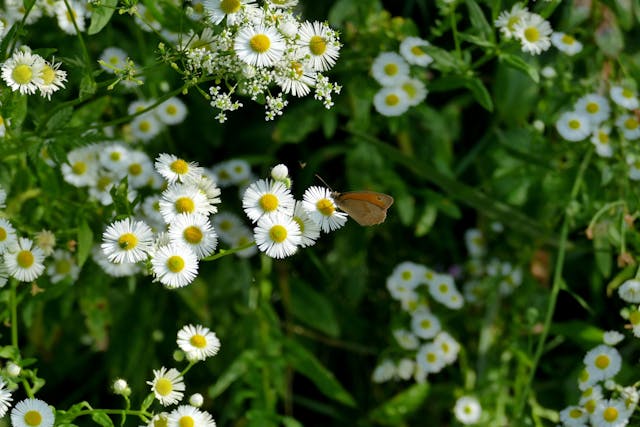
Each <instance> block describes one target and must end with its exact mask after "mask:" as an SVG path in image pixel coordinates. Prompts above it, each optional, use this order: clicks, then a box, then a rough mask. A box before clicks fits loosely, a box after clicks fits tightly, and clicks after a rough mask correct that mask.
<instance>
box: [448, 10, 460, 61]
mask: <svg viewBox="0 0 640 427" xmlns="http://www.w3.org/2000/svg"><path fill="white" fill-rule="evenodd" d="M449 18H450V20H451V35H452V36H453V42H454V43H455V47H456V57H457V58H462V54H461V52H460V39H458V27H457V24H456V7H455V4H454V5H453V6H451V12H450V14H449Z"/></svg>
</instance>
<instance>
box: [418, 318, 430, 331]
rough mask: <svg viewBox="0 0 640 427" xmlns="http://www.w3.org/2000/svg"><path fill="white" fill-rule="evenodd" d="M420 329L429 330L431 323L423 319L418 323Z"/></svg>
mask: <svg viewBox="0 0 640 427" xmlns="http://www.w3.org/2000/svg"><path fill="white" fill-rule="evenodd" d="M420 327H421V328H423V329H429V328H431V321H430V320H429V319H424V320H422V321H421V322H420Z"/></svg>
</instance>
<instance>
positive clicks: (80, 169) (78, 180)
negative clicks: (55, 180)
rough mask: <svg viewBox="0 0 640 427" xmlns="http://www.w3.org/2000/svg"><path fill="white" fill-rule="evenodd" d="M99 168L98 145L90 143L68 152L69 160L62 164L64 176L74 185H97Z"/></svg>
mask: <svg viewBox="0 0 640 427" xmlns="http://www.w3.org/2000/svg"><path fill="white" fill-rule="evenodd" d="M99 169H100V164H99V162H98V156H97V151H96V147H95V146H92V145H89V146H86V147H81V148H77V149H75V150H72V151H70V152H69V153H68V154H67V162H66V163H63V164H62V176H63V178H64V180H65V181H67V182H68V183H69V184H71V185H73V186H76V187H86V186H90V185H96V183H97V180H98V171H99Z"/></svg>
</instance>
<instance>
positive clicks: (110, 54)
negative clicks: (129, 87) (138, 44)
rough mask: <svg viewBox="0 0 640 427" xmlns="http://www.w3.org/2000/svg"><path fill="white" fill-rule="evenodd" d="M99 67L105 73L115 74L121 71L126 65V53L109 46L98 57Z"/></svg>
mask: <svg viewBox="0 0 640 427" xmlns="http://www.w3.org/2000/svg"><path fill="white" fill-rule="evenodd" d="M100 61H101V62H103V64H100V67H101V68H102V69H103V70H105V71H106V72H107V73H110V74H115V72H116V70H121V69H123V68H124V67H125V66H126V64H127V52H125V51H124V50H122V49H120V48H119V47H115V46H111V47H108V48H106V49H105V50H103V51H102V54H101V55H100Z"/></svg>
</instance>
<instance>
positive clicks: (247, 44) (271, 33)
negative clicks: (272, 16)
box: [233, 25, 285, 67]
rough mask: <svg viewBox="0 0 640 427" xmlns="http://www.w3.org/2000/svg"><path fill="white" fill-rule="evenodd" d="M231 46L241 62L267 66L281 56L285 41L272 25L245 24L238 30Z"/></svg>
mask: <svg viewBox="0 0 640 427" xmlns="http://www.w3.org/2000/svg"><path fill="white" fill-rule="evenodd" d="M233 48H234V50H235V52H236V55H238V59H240V60H241V61H242V62H245V63H247V64H249V65H255V66H257V67H267V66H270V65H274V64H275V63H276V62H278V61H279V60H280V58H282V55H283V54H284V49H285V42H284V40H283V39H282V36H281V35H280V33H279V32H278V30H276V29H275V28H273V27H268V26H264V25H257V26H245V27H242V28H240V30H239V31H238V33H237V35H236V38H235V41H234V45H233Z"/></svg>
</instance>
